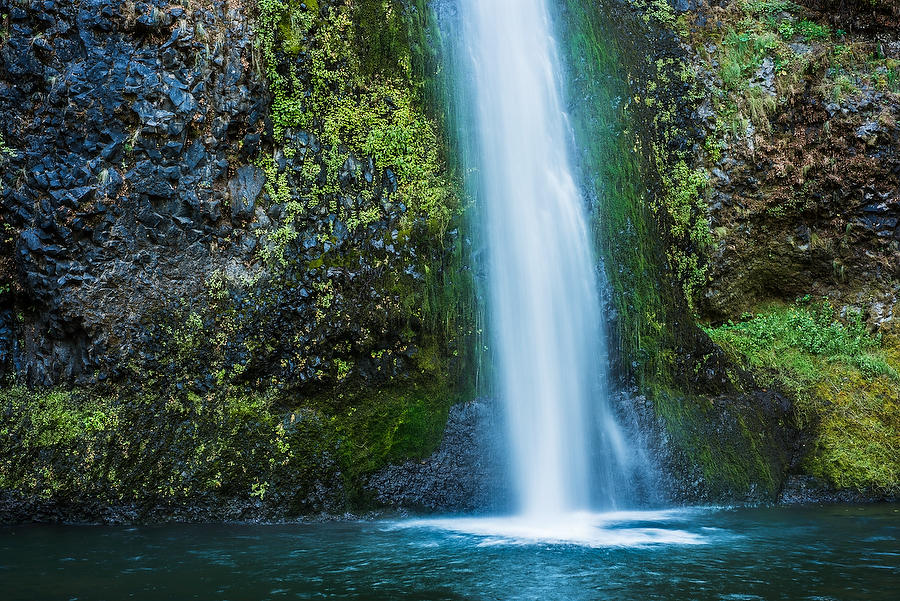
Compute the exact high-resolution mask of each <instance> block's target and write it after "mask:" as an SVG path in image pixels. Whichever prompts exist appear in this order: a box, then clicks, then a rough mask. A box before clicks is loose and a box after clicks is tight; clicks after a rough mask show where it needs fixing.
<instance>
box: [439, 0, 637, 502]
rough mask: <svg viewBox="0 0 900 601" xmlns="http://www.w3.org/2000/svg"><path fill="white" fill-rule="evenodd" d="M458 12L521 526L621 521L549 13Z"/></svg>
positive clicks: (461, 73) (529, 3)
mask: <svg viewBox="0 0 900 601" xmlns="http://www.w3.org/2000/svg"><path fill="white" fill-rule="evenodd" d="M448 1H450V2H452V3H453V4H454V7H453V8H454V9H455V10H452V11H448V12H451V13H452V15H453V18H452V22H453V25H452V26H451V28H450V31H449V35H451V36H453V37H454V43H455V44H456V47H457V50H456V55H457V63H458V64H457V65H456V68H455V73H456V74H457V75H456V81H455V90H457V93H459V94H462V95H463V100H461V102H462V103H463V105H465V107H466V108H465V109H463V111H462V112H463V113H465V115H464V116H463V118H462V119H461V120H460V124H461V125H460V131H459V132H458V135H459V137H460V139H461V140H462V144H464V145H467V146H468V147H469V148H470V149H471V152H470V153H466V154H467V155H468V156H464V162H468V163H469V164H467V165H465V167H466V168H467V172H468V173H470V174H471V176H470V181H469V182H468V184H469V186H470V189H471V190H472V191H473V194H474V196H475V197H476V199H477V201H478V203H479V204H480V214H481V216H482V217H481V221H482V223H481V224H480V227H479V228H478V229H479V232H480V235H481V236H482V237H483V244H484V246H485V247H486V249H487V255H488V260H487V266H486V268H487V269H486V271H487V279H488V284H487V292H488V297H489V303H490V307H489V316H490V318H489V323H490V330H491V343H492V345H493V348H494V362H495V366H494V372H495V374H496V375H495V377H496V382H495V388H496V391H497V394H498V396H499V397H501V398H502V400H503V402H504V404H505V418H506V423H507V434H508V448H509V453H510V466H511V468H512V477H513V482H512V484H513V490H514V494H515V502H516V506H517V513H518V514H519V515H520V516H522V517H533V518H538V517H540V518H541V519H549V518H553V517H554V516H561V515H567V514H571V513H574V512H578V511H586V510H592V509H597V508H602V509H610V508H614V507H616V505H617V501H619V500H620V499H622V498H623V495H624V492H625V491H624V490H623V488H625V487H627V486H628V484H627V483H628V480H629V478H628V477H627V472H628V469H627V467H628V463H629V448H628V445H627V444H626V442H625V437H624V436H623V433H622V430H621V428H620V427H619V425H618V424H617V423H616V419H615V417H614V415H613V412H612V410H611V408H610V402H609V390H608V384H607V371H608V365H607V363H608V362H607V349H606V334H605V332H604V327H603V321H604V317H603V309H602V305H601V299H600V293H599V290H600V288H599V283H598V273H597V264H598V263H597V261H596V257H595V256H594V253H593V248H594V244H593V241H592V236H591V228H590V227H589V215H588V211H587V208H586V203H585V200H584V198H583V197H582V194H581V191H580V186H579V183H578V182H577V181H576V179H575V177H576V176H575V171H574V169H573V167H572V155H573V150H574V149H573V136H572V134H571V130H570V128H569V126H568V123H567V119H566V114H565V112H564V103H563V97H564V96H563V95H564V82H563V77H562V73H563V69H562V68H561V65H560V61H559V58H558V53H557V50H556V42H555V40H554V36H553V33H552V24H551V18H550V15H549V11H548V6H547V3H546V1H545V0H448ZM445 29H446V27H445ZM458 102H460V101H458Z"/></svg>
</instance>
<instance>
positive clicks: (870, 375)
mask: <svg viewBox="0 0 900 601" xmlns="http://www.w3.org/2000/svg"><path fill="white" fill-rule="evenodd" d="M708 333H709V334H710V336H711V337H712V338H713V340H714V341H715V342H717V343H718V344H719V345H721V346H722V348H723V349H725V350H726V351H727V352H728V353H729V354H731V355H732V356H733V357H734V359H735V360H736V361H738V362H740V363H743V364H744V365H746V366H747V367H748V368H750V369H751V370H752V371H753V372H754V373H755V374H756V376H757V378H758V379H759V381H760V383H762V384H763V385H766V386H774V387H778V388H780V389H782V390H783V391H784V392H785V393H787V394H788V395H789V396H790V397H791V398H792V399H793V400H794V403H795V405H796V409H797V413H798V418H799V421H800V424H801V426H802V427H803V428H805V429H807V430H808V431H810V432H812V433H813V434H814V437H815V442H814V445H813V448H812V449H810V452H809V454H808V455H807V457H806V460H805V463H804V468H805V470H806V471H808V472H809V473H810V474H813V475H815V476H819V477H822V478H825V479H827V480H828V481H830V482H831V483H832V484H834V485H835V486H837V487H839V488H856V489H859V490H874V491H877V492H880V493H884V494H896V493H897V492H898V491H900V412H898V408H900V371H898V370H900V360H898V359H900V353H898V351H897V347H896V341H889V342H887V343H885V342H883V341H882V340H881V339H880V338H879V337H877V336H871V335H870V334H869V333H868V332H867V331H866V328H865V325H864V323H863V322H862V319H861V317H860V316H853V317H851V318H850V320H849V323H845V322H843V321H840V320H838V319H837V316H836V315H835V312H834V310H833V309H832V308H831V307H830V306H829V305H827V304H820V305H817V304H810V303H808V302H807V303H801V304H799V305H795V306H788V307H782V306H777V307H772V308H770V309H768V310H766V311H763V312H761V313H759V314H757V315H752V316H751V315H748V316H747V319H746V320H745V321H743V322H741V323H736V324H731V323H729V324H726V325H723V326H720V327H718V328H710V329H709V330H708Z"/></svg>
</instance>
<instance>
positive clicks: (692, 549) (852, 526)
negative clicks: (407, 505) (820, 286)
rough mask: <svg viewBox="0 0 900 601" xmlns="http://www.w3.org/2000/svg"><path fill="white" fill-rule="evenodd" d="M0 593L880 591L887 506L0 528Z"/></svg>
mask: <svg viewBox="0 0 900 601" xmlns="http://www.w3.org/2000/svg"><path fill="white" fill-rule="evenodd" d="M0 583H3V586H2V593H0V595H2V598H3V599H7V600H9V601H16V600H25V599H27V600H30V601H36V600H43V599H48V600H49V599H79V600H88V599H90V600H100V599H110V600H119V599H139V600H141V599H146V600H151V599H152V600H157V599H158V600H163V599H179V600H182V599H204V600H211V599H216V600H218V599H221V600H225V599H230V600H245V599H246V600H250V599H252V600H255V601H259V600H265V599H273V600H274V599H360V600H362V599H365V600H380V599H385V600H387V599H401V600H412V599H416V600H423V601H424V600H429V601H433V600H442V599H447V600H457V601H458V600H463V599H465V600H469V599H471V600H488V599H492V600H493V599H502V600H506V599H541V600H545V599H560V600H563V599H564V600H580V599H617V600H630V599H633V600H641V601H646V600H652V599H670V600H679V601H680V600H688V599H721V600H737V599H766V600H771V599H791V600H794V599H798V600H799V599H809V600H817V601H822V600H829V599H835V600H842V601H843V600H848V599H854V600H856V599H867V600H875V599H879V600H881V599H884V600H888V599H895V598H896V596H895V595H896V594H897V591H898V590H900V508H898V507H897V506H869V507H849V506H834V507H771V508H758V509H745V508H740V509H722V508H690V509H679V510H665V511H646V512H644V511H635V512H614V513H607V514H576V515H574V516H571V517H570V518H567V519H563V520H562V523H559V522H557V523H554V524H544V525H541V524H535V523H534V522H526V521H523V520H521V519H519V518H471V517H461V518H449V517H436V518H433V519H432V518H422V519H404V520H377V521H375V520H373V521H348V522H323V523H303V524H281V525H168V526H157V527H107V526H44V525H29V526H17V527H6V528H0Z"/></svg>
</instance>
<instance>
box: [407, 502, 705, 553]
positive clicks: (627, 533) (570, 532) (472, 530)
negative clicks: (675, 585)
mask: <svg viewBox="0 0 900 601" xmlns="http://www.w3.org/2000/svg"><path fill="white" fill-rule="evenodd" d="M692 513H693V511H691V510H681V509H677V510H664V511H612V512H605V513H592V512H571V513H564V514H556V515H553V516H548V517H545V518H543V519H535V518H534V516H531V515H523V516H509V517H447V518H424V519H415V520H407V521H403V522H396V523H394V524H391V526H390V528H392V529H427V530H437V531H443V532H448V533H452V534H457V535H466V536H471V537H475V538H478V539H481V540H479V541H478V543H477V544H478V545H480V546H493V545H545V544H550V545H577V546H583V547H591V548H604V547H646V546H653V545H703V544H708V543H709V542H711V539H712V533H709V532H707V534H705V535H704V534H700V533H698V532H692V531H690V530H685V529H682V528H680V526H682V525H683V524H684V522H685V518H687V517H688V516H689V515H690V514H692Z"/></svg>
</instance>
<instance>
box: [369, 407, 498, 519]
mask: <svg viewBox="0 0 900 601" xmlns="http://www.w3.org/2000/svg"><path fill="white" fill-rule="evenodd" d="M499 420H500V417H499V416H498V415H497V407H496V403H493V402H491V401H489V400H485V399H479V400H476V401H472V402H469V403H465V404H460V405H455V406H454V407H452V408H451V409H450V417H449V419H448V420H447V427H446V429H445V430H444V438H443V441H442V442H441V446H440V447H439V448H438V449H437V450H436V451H435V452H434V453H433V454H432V455H431V456H430V457H428V458H426V459H424V460H422V461H408V462H406V463H403V464H400V465H392V466H388V467H386V468H384V469H383V470H381V471H379V472H377V473H375V474H374V475H372V476H371V477H370V478H369V481H368V484H367V489H368V490H369V492H370V493H371V494H372V495H373V496H374V498H375V500H376V501H377V502H378V503H379V504H381V505H384V506H387V507H402V508H411V509H419V510H427V511H492V510H501V509H507V508H508V503H509V498H510V494H509V493H510V491H508V490H504V486H505V483H506V482H507V481H508V478H506V477H505V476H504V470H505V469H506V468H505V463H504V460H503V451H502V448H501V445H502V440H501V439H502V436H499V433H500V432H501V431H502V427H501V426H500V425H499Z"/></svg>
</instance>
